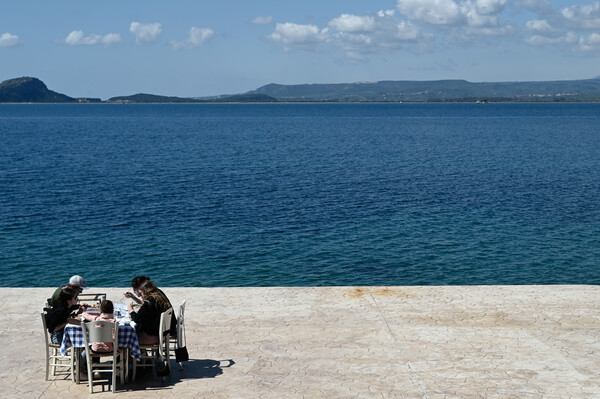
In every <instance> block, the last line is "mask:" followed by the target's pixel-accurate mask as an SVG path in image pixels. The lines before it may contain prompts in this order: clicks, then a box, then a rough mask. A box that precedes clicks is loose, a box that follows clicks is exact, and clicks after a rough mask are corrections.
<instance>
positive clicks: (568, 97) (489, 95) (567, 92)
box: [0, 76, 600, 103]
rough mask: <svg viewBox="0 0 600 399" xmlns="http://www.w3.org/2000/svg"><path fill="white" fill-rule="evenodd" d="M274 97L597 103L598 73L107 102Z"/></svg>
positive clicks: (3, 89)
mask: <svg viewBox="0 0 600 399" xmlns="http://www.w3.org/2000/svg"><path fill="white" fill-rule="evenodd" d="M100 101H101V100H100V99H99V98H72V97H69V96H66V95H64V94H61V93H57V92H54V91H52V90H48V88H47V87H46V85H45V84H44V83H43V82H42V81H41V80H39V79H36V78H31V77H22V78H16V79H10V80H6V81H4V82H2V83H0V102H17V103H19V102H32V103H73V102H79V103H88V102H100ZM277 101H327V102H362V101H366V102H369V101H390V102H395V101H415V102H453V101H466V102H469V101H470V102H474V101H482V102H501V101H546V102H548V101H570V102H576V101H594V102H600V76H599V77H596V78H594V79H582V80H558V81H546V82H543V81H542V82H481V83H473V82H468V81H466V80H432V81H408V80H399V81H392V80H389V81H380V82H358V83H336V84H300V85H281V84H274V83H272V84H268V85H266V86H262V87H260V88H258V89H256V90H252V91H249V92H246V93H242V94H235V95H221V96H216V97H212V98H184V97H169V96H160V95H155V94H145V93H139V94H134V95H131V96H120V97H112V98H110V99H109V100H107V101H106V102H109V103H206V102H223V103H228V102H229V103H240V102H277Z"/></svg>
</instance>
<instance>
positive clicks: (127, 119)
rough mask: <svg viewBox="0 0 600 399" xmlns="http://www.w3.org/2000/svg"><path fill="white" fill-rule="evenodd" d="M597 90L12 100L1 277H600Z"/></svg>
mask: <svg viewBox="0 0 600 399" xmlns="http://www.w3.org/2000/svg"><path fill="white" fill-rule="evenodd" d="M599 200H600V104H187V105H182V104H179V105H175V104H173V105H167V104H161V105H109V104H81V105H64V104H61V105H50V104H46V105H32V104H23V105H16V104H3V105H0V286H16V287H33V286H59V285H60V284H64V283H66V282H67V281H68V278H69V277H70V276H71V275H73V274H81V275H82V276H84V278H85V279H86V280H87V281H88V284H89V285H91V286H127V285H128V284H129V282H130V281H131V278H132V277H134V276H136V275H147V276H150V277H151V278H152V279H153V280H154V281H156V283H157V284H158V285H159V286H328V285H448V284H461V285H465V284H466V285H471V284H598V283H600V267H599V262H600V202H599Z"/></svg>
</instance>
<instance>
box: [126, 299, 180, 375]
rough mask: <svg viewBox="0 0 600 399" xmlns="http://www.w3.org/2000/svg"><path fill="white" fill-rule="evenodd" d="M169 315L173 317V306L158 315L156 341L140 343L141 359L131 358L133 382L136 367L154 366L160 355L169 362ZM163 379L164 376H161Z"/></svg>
mask: <svg viewBox="0 0 600 399" xmlns="http://www.w3.org/2000/svg"><path fill="white" fill-rule="evenodd" d="M171 317H173V308H171V309H168V310H166V311H164V312H163V313H161V315H160V328H159V330H158V343H156V344H150V345H142V344H140V349H141V350H142V361H141V363H140V362H138V361H137V360H136V359H133V376H132V381H133V382H135V376H136V372H137V368H138V367H152V368H154V367H155V363H154V360H155V359H156V358H157V357H158V356H160V357H161V358H163V359H166V360H167V364H169V362H170V356H169V352H170V351H169V342H170V340H169V334H170V329H171ZM144 360H149V362H148V363H144ZM162 379H163V381H164V380H165V377H162Z"/></svg>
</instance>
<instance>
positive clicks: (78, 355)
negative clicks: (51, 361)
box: [73, 347, 81, 384]
mask: <svg viewBox="0 0 600 399" xmlns="http://www.w3.org/2000/svg"><path fill="white" fill-rule="evenodd" d="M73 353H74V354H75V382H76V383H77V384H79V383H80V382H81V381H80V379H79V376H80V374H81V372H80V370H79V361H80V359H81V348H79V347H73Z"/></svg>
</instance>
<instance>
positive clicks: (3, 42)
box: [0, 32, 21, 47]
mask: <svg viewBox="0 0 600 399" xmlns="http://www.w3.org/2000/svg"><path fill="white" fill-rule="evenodd" d="M19 43H21V39H19V36H17V35H12V34H10V33H8V32H6V33H3V34H2V35H0V47H12V46H16V45H17V44H19Z"/></svg>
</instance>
